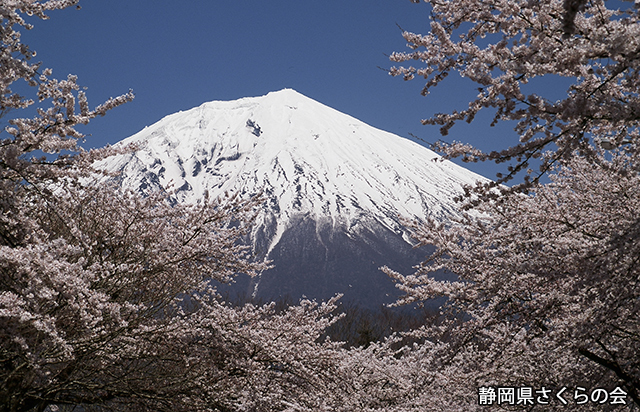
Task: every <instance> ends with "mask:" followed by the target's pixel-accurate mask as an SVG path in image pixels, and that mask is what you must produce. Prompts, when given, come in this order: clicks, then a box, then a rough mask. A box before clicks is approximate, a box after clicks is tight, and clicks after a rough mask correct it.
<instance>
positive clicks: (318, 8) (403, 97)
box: [23, 0, 517, 177]
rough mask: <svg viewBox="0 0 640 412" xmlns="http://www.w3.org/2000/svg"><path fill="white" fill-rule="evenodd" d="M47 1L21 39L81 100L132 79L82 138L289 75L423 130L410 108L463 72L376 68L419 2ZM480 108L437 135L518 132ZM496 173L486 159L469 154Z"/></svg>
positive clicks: (283, 81) (421, 23)
mask: <svg viewBox="0 0 640 412" xmlns="http://www.w3.org/2000/svg"><path fill="white" fill-rule="evenodd" d="M80 6H81V9H80V10H76V9H75V8H69V9H65V10H62V11H55V12H51V13H50V16H51V19H50V20H48V21H35V22H34V23H35V28H34V29H33V30H31V31H29V32H25V33H24V34H23V41H24V42H25V43H26V44H29V45H30V46H31V47H32V49H34V50H36V51H37V52H38V55H37V60H39V61H42V62H43V66H44V67H50V68H52V69H53V70H54V76H55V77H57V78H65V77H66V75H67V74H69V73H71V74H75V75H77V76H78V83H79V84H81V85H82V86H85V87H87V95H88V97H89V102H90V105H91V106H96V105H98V104H100V103H102V102H103V101H104V100H105V99H107V98H109V97H110V96H116V95H119V94H122V93H125V92H126V91H128V90H129V89H130V88H131V89H133V91H134V93H135V94H136V99H135V100H134V101H133V102H131V103H129V104H126V105H125V106H122V107H120V108H118V109H116V110H114V111H112V112H111V113H109V114H108V115H107V116H106V117H104V118H99V119H96V120H94V121H93V122H92V123H91V124H90V125H89V126H88V127H86V128H84V129H82V131H83V132H85V133H89V134H91V136H90V137H89V138H88V139H87V144H86V146H87V147H98V146H103V145H105V144H107V143H110V144H112V143H115V142H117V141H119V140H121V139H123V138H125V137H128V136H130V135H132V134H134V133H135V132H137V131H139V130H141V129H142V128H144V127H145V126H147V125H150V124H152V123H154V122H156V121H158V120H160V119H161V118H162V117H164V116H166V115H168V114H171V113H174V112H177V111H179V110H187V109H190V108H192V107H195V106H198V105H200V104H202V103H203V102H207V101H211V100H233V99H238V98H241V97H249V96H260V95H264V94H266V93H268V92H270V91H274V90H280V89H282V88H285V87H288V88H293V89H295V90H297V91H299V92H301V93H303V94H305V95H307V96H308V97H311V98H313V99H315V100H318V101H320V102H322V103H324V104H326V105H328V106H331V107H333V108H335V109H337V110H340V111H342V112H345V113H347V114H350V115H352V116H354V117H356V118H358V119H360V120H362V121H364V122H366V123H369V124H371V125H372V126H374V127H377V128H380V129H383V130H386V131H389V132H392V133H395V134H398V135H400V136H403V137H409V135H410V134H414V135H416V136H419V137H421V138H423V139H425V140H427V141H435V140H437V139H439V138H440V135H439V132H438V129H437V127H432V126H422V125H421V124H420V119H422V118H425V117H428V116H430V115H432V114H433V113H435V112H443V111H450V110H452V109H456V108H457V109H462V108H465V107H466V102H468V100H469V98H470V97H471V96H473V95H474V94H475V88H474V86H473V85H472V84H470V83H466V82H465V81H463V80H460V79H452V80H451V81H449V82H448V83H445V85H443V86H446V88H445V87H443V86H440V87H439V88H440V90H437V92H436V93H433V94H431V95H429V96H427V97H422V96H421V95H420V90H421V88H422V86H423V83H424V82H423V81H422V80H421V79H416V80H413V81H410V82H404V81H403V80H402V79H400V78H393V77H390V76H389V75H388V74H387V73H386V72H385V71H384V70H381V69H380V67H382V68H388V67H390V66H391V62H389V60H388V57H387V56H388V55H389V54H391V53H392V52H393V51H404V50H408V49H407V48H406V42H405V41H404V39H403V38H402V36H401V30H400V29H399V28H398V26H401V27H402V28H403V29H406V30H409V31H414V32H425V31H426V30H428V27H429V19H428V17H429V8H428V6H427V5H425V4H413V3H411V2H410V1H409V0H323V1H304V0H303V1H293V0H270V1H257V0H234V1H222V0H183V1H179V2H177V1H175V0H172V1H169V0H109V1H104V0H101V1H99V0H84V1H81V2H80ZM489 123H490V119H489V118H488V117H484V116H480V117H479V118H478V119H477V120H476V121H475V122H474V123H473V124H472V125H466V124H464V125H460V126H456V127H454V128H453V130H452V132H451V134H450V136H447V138H446V140H447V141H451V140H454V139H455V140H460V141H465V142H469V143H472V144H475V145H477V146H478V147H480V148H482V149H485V150H487V149H495V148H500V147H502V146H503V145H504V144H505V142H510V143H514V142H515V141H516V139H517V137H516V136H515V134H514V132H513V130H511V129H510V128H509V127H497V128H490V127H489ZM467 167H469V168H471V169H472V170H475V171H477V172H479V173H481V174H484V175H485V176H487V177H494V176H495V171H496V170H497V169H496V166H495V165H492V164H487V165H470V166H467Z"/></svg>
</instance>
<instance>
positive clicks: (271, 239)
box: [103, 89, 483, 304]
mask: <svg viewBox="0 0 640 412" xmlns="http://www.w3.org/2000/svg"><path fill="white" fill-rule="evenodd" d="M130 143H135V144H136V145H137V147H138V150H137V151H136V152H134V153H131V154H127V155H120V156H116V157H114V158H110V159H108V160H106V161H105V164H104V165H103V166H106V168H107V169H109V170H119V171H121V172H122V174H121V182H122V184H123V185H124V186H126V187H130V188H135V189H139V190H142V191H147V190H155V189H161V188H163V187H166V186H168V185H169V184H171V185H172V186H173V187H174V188H178V191H177V194H176V200H178V201H184V202H197V201H198V199H200V198H202V197H203V196H204V193H205V191H208V193H209V195H210V196H211V195H212V196H218V195H222V194H223V193H225V192H229V193H235V192H240V193H241V194H243V195H245V196H249V195H253V194H256V193H263V195H264V196H266V198H267V201H266V203H265V205H264V207H263V209H262V211H261V213H260V215H259V217H258V219H257V221H256V225H255V227H254V228H253V232H252V235H251V239H249V241H250V242H251V243H252V245H253V247H254V250H255V252H256V254H258V255H261V256H264V255H266V256H268V257H269V258H271V259H273V260H274V263H275V265H276V267H275V268H274V269H271V270H269V271H267V272H265V273H263V274H262V275H261V276H260V279H255V280H253V281H252V282H251V284H250V285H244V287H246V288H247V290H249V291H250V292H251V293H256V292H257V293H258V295H259V296H263V297H265V298H273V297H276V296H278V295H282V294H286V293H289V294H291V295H292V297H293V298H297V297H299V296H300V295H301V294H305V295H307V296H312V297H327V296H330V295H332V294H333V293H335V292H344V293H345V294H346V295H347V297H353V298H357V299H358V300H359V301H361V302H363V303H365V304H369V303H371V302H373V301H375V303H376V304H377V303H378V302H381V301H382V300H385V299H384V295H386V294H387V293H391V292H392V291H393V286H392V284H391V282H390V281H389V280H388V279H387V278H386V276H385V275H384V274H382V273H380V272H379V271H378V270H377V268H378V267H380V266H382V265H384V264H387V265H389V266H391V267H394V268H398V269H400V270H402V269H405V270H409V269H410V267H411V266H412V265H415V264H416V263H418V262H419V261H420V260H421V258H423V257H424V251H420V252H417V251H415V250H413V249H412V248H411V245H410V240H409V237H408V236H407V233H406V230H405V229H404V228H403V226H402V224H401V223H400V219H399V217H400V216H402V217H406V218H417V219H421V218H424V217H425V216H432V217H435V218H436V219H440V220H442V219H448V218H450V217H451V216H452V215H454V214H457V213H458V211H457V208H456V204H455V203H454V202H453V198H454V196H456V195H458V194H459V193H460V192H461V186H462V185H463V184H473V183H474V182H476V181H477V180H481V179H483V178H482V177H481V176H479V175H477V174H475V173H472V172H470V171H468V170H466V169H464V168H462V167H460V166H457V165H455V164H454V163H451V162H449V161H444V162H442V161H437V162H434V161H433V160H434V159H435V158H438V155H437V154H436V153H434V152H433V151H431V150H429V149H427V148H425V147H423V146H420V145H419V144H416V143H414V142H412V141H410V140H407V139H404V138H401V137H398V136H396V135H393V134H391V133H388V132H384V131H381V130H378V129H375V128H373V127H371V126H369V125H367V124H365V123H363V122H361V121H359V120H357V119H355V118H353V117H351V116H348V115H346V114H343V113H340V112H338V111H336V110H334V109H331V108H329V107H327V106H324V105H322V104H320V103H318V102H316V101H314V100H312V99H310V98H308V97H305V96H303V95H302V94H300V93H298V92H296V91H294V90H291V89H285V90H281V91H278V92H272V93H269V94H267V95H266V96H261V97H255V98H244V99H239V100H235V101H213V102H209V103H204V104H203V105H201V106H199V107H196V108H193V109H191V110H188V111H184V112H179V113H175V114H172V115H169V116H167V117H165V118H164V119H162V120H160V121H159V122H157V123H155V124H154V125H152V126H149V127H146V128H145V129H144V130H142V131H140V132H139V133H137V134H135V135H133V136H131V137H129V138H127V139H125V140H124V141H122V142H121V143H120V144H130ZM394 264H395V265H396V266H394ZM389 300H390V298H387V299H386V300H385V301H389Z"/></svg>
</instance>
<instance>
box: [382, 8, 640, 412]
mask: <svg viewBox="0 0 640 412" xmlns="http://www.w3.org/2000/svg"><path fill="white" fill-rule="evenodd" d="M428 3H429V4H430V5H431V7H432V18H431V20H432V21H431V31H430V32H429V33H428V34H426V35H418V34H413V33H405V38H406V39H407V41H408V42H409V45H410V47H411V48H412V49H413V51H412V52H410V53H395V54H394V55H393V56H392V60H394V61H397V62H408V61H412V60H414V61H417V62H421V64H422V67H413V66H409V67H396V68H393V69H392V70H391V73H392V74H394V75H400V76H403V77H404V78H405V79H407V80H410V79H413V78H414V77H416V76H423V77H424V78H425V79H427V83H426V85H425V87H424V89H423V93H424V94H428V93H429V91H430V90H431V89H432V88H433V87H435V86H438V85H441V84H442V85H444V84H445V81H444V79H445V77H447V76H448V75H449V74H451V73H457V74H459V75H460V76H463V77H466V78H469V79H470V80H472V81H473V82H475V83H477V84H478V86H479V89H478V90H479V94H478V95H477V98H476V99H474V100H473V101H471V102H470V103H469V106H468V107H467V108H464V109H463V110H461V111H458V112H453V113H449V114H437V115H435V116H433V117H432V118H430V119H427V120H424V121H423V122H424V123H425V124H434V125H440V126H441V131H442V133H443V134H446V133H447V132H448V130H449V129H450V128H451V127H453V126H454V125H455V123H456V122H458V121H461V120H463V121H467V122H471V121H473V120H474V117H475V116H476V115H477V114H478V112H479V111H480V110H483V109H488V110H494V120H493V123H494V124H497V123H498V122H501V121H506V122H513V124H514V126H515V131H516V134H517V135H518V136H519V142H517V143H516V144H514V146H512V147H509V148H505V149H503V150H500V151H495V152H492V153H482V152H481V151H479V150H477V149H475V148H473V147H471V146H470V145H466V144H462V143H454V144H450V145H447V144H440V145H439V148H440V149H441V150H442V151H443V152H444V153H445V155H446V156H448V157H456V156H461V157H462V158H463V160H466V161H478V160H480V161H485V160H489V161H495V162H497V163H500V162H508V161H512V162H514V164H513V165H512V166H511V167H510V168H509V169H508V173H507V174H506V175H504V176H503V175H499V176H498V180H497V181H496V182H494V183H491V184H485V185H479V186H477V187H476V188H467V191H466V196H465V197H464V198H463V199H461V200H463V201H464V202H466V203H465V204H466V207H467V208H468V209H470V212H469V214H468V215H466V216H465V217H464V218H460V219H458V220H457V221H455V222H451V223H448V224H442V223H437V222H435V221H431V220H427V221H426V222H425V223H411V225H412V228H413V231H414V235H415V238H416V239H417V240H418V241H419V242H420V244H422V245H426V244H429V245H435V246H436V248H437V249H436V252H435V254H433V255H432V256H431V257H430V258H429V259H428V260H426V261H425V262H423V263H422V264H421V265H420V266H419V267H418V268H417V270H416V272H415V273H414V274H412V275H403V274H400V273H397V272H395V271H393V270H392V269H390V268H385V269H384V270H385V271H386V272H387V273H388V274H389V275H390V276H391V277H392V278H394V279H395V280H396V281H397V282H398V286H399V288H400V289H401V290H403V291H404V292H405V296H404V297H402V298H401V299H400V300H399V302H398V303H399V304H407V303H414V302H422V301H424V300H427V299H431V298H435V297H446V298H447V303H446V304H445V305H444V306H443V307H442V313H443V317H442V318H441V319H440V321H439V322H436V323H435V324H433V325H428V326H424V327H422V328H419V329H417V330H415V331H413V332H412V336H413V337H414V338H416V339H424V342H423V343H422V344H421V346H420V349H419V350H418V351H417V352H416V351H412V352H408V353H407V355H406V356H407V358H406V359H407V361H408V360H409V359H411V357H414V359H415V362H416V364H419V363H418V362H422V365H423V367H422V371H423V372H421V373H420V375H421V376H422V378H421V379H418V380H414V382H415V385H416V388H422V390H423V393H429V394H432V396H433V397H435V398H436V399H432V400H431V403H430V404H429V403H428V402H427V401H426V400H425V397H424V396H421V395H418V396H416V397H415V398H414V399H413V400H411V401H410V402H409V403H410V404H411V405H416V404H423V405H425V407H426V405H430V406H429V409H430V410H460V411H463V410H464V411H468V410H485V409H486V408H489V409H492V408H493V409H502V408H507V409H508V408H509V407H510V406H509V403H508V402H504V403H502V405H498V398H490V397H485V398H484V401H487V402H489V401H491V403H485V405H493V406H492V407H490V406H482V405H480V404H479V403H480V399H481V398H480V390H481V389H483V390H485V391H486V392H485V395H486V394H488V393H490V392H489V390H495V389H496V388H498V387H507V388H508V387H511V388H525V389H528V390H529V391H531V392H532V395H533V398H536V399H534V401H533V403H531V404H529V406H528V407H527V410H538V409H540V410H547V409H554V410H555V409H558V410H567V409H569V410H590V409H593V410H610V409H611V410H612V409H616V410H638V408H640V362H639V359H638V353H640V317H639V315H638V314H639V313H640V311H639V310H640V307H639V306H638V305H639V304H640V289H639V288H638V279H640V272H639V270H640V265H639V261H638V257H639V256H640V243H639V239H640V233H639V232H638V228H639V227H640V226H639V225H640V218H639V217H638V210H640V203H639V202H640V193H639V192H638V188H639V187H640V181H639V179H640V173H639V172H640V168H639V165H640V163H639V161H640V153H639V151H638V147H639V146H638V139H637V137H638V120H639V116H638V114H639V113H640V110H639V106H638V103H639V101H638V96H639V91H640V83H639V81H640V76H639V73H638V67H639V60H638V56H639V55H638V52H639V50H640V49H638V47H639V44H638V39H639V38H640V37H638V31H639V30H640V22H639V21H638V8H637V4H636V5H630V4H628V3H625V2H613V1H611V2H604V1H536V2H533V1H500V0H498V1H471V0H469V1H467V0H459V1H457V0H451V1H430V2H428ZM614 6H615V7H620V9H617V8H615V7H614ZM548 77H554V78H557V77H563V78H566V80H567V82H568V83H570V86H569V87H568V90H567V94H566V98H564V99H560V100H552V99H551V98H548V97H545V96H544V95H543V93H544V90H545V89H544V88H535V89H534V88H532V87H531V86H532V85H531V84H529V83H530V82H531V83H532V84H540V83H536V82H540V81H543V80H544V79H545V78H548ZM612 149H615V150H612ZM532 159H540V164H541V166H540V169H539V170H538V171H537V172H534V171H533V170H528V167H529V162H530V161H531V160H532ZM519 172H524V173H525V174H526V176H525V179H524V180H525V181H524V183H522V184H517V185H514V186H512V187H511V188H508V187H506V186H502V185H501V184H502V183H505V182H507V181H509V180H511V179H513V178H514V177H515V176H516V175H517V174H518V173H519ZM542 174H547V175H548V176H549V178H550V180H551V181H550V183H547V184H542V183H540V181H539V177H540V176H541V175H542ZM522 192H525V193H522ZM443 269H444V270H448V271H451V272H452V273H455V274H457V275H458V277H459V279H458V280H457V281H452V282H444V281H437V280H435V279H434V277H433V276H432V274H433V272H435V271H437V270H443ZM419 351H423V353H422V355H421V356H419V357H415V356H416V355H417V354H418V353H419ZM543 389H544V391H543ZM596 389H597V390H598V392H597V394H598V397H597V400H598V401H597V402H596V401H593V398H589V396H591V395H590V393H591V391H593V390H596ZM600 389H603V390H604V391H607V399H606V401H604V402H603V403H602V404H601V403H599V402H600V400H602V399H604V395H603V393H604V392H601V391H600ZM547 390H548V391H549V392H548V393H547V392H546V391H547ZM614 391H615V392H614ZM542 392H544V393H542ZM585 393H586V394H587V396H586V398H587V402H583V401H584V399H585V396H584V394H585ZM493 394H494V395H495V394H496V392H493ZM558 394H559V396H557V395H558ZM616 394H618V395H620V394H624V396H622V395H620V396H613V395H616ZM600 395H602V397H600ZM539 397H540V398H542V399H541V402H538V399H537V398H539ZM545 397H548V399H545ZM560 398H563V399H565V401H567V405H565V404H564V403H563V401H562V400H561V399H560ZM623 400H624V402H622V401H623ZM525 405H526V404H521V405H520V406H515V405H514V407H519V408H522V407H525Z"/></svg>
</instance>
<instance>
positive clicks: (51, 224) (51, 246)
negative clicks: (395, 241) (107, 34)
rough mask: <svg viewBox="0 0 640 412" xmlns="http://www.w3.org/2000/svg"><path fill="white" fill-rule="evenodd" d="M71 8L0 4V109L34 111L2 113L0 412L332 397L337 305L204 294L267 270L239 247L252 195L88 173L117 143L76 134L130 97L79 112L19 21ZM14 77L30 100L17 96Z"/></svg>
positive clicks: (73, 93) (217, 406)
mask: <svg viewBox="0 0 640 412" xmlns="http://www.w3.org/2000/svg"><path fill="white" fill-rule="evenodd" d="M75 3H76V1H74V0H67V1H64V0H56V1H53V0H52V1H43V2H40V1H33V0H15V1H5V2H0V16H1V18H2V21H1V23H0V112H1V114H2V115H3V116H4V117H5V119H6V118H8V117H9V115H12V114H14V112H15V113H19V112H18V111H19V110H21V109H25V108H28V107H31V108H35V110H33V111H34V112H35V116H34V117H32V118H20V117H17V116H16V117H13V116H11V118H10V119H9V120H8V123H9V126H7V127H6V128H5V129H4V130H3V132H2V133H3V134H4V137H2V140H0V199H1V200H0V209H1V210H2V214H0V411H12V412H13V411H44V410H51V411H53V410H60V409H61V408H63V409H64V408H66V407H68V408H71V409H72V408H74V407H76V406H81V407H82V408H83V410H91V409H92V408H94V409H96V408H97V409H98V410H105V409H108V410H127V411H129V410H153V411H162V410H171V411H182V410H184V411H231V410H244V411H249V410H269V411H272V410H273V411H275V410H292V411H293V410H314V409H315V410H322V408H323V407H325V406H326V405H327V404H331V403H335V400H336V399H337V397H339V396H340V395H339V394H340V393H343V392H341V391H340V390H338V388H339V387H338V386H337V384H335V382H338V381H339V379H337V378H336V375H335V373H336V371H337V370H338V368H339V365H340V362H342V359H343V355H344V350H343V349H341V346H340V344H339V343H334V342H331V341H329V340H326V339H324V338H323V333H324V330H325V329H326V328H327V327H328V326H329V325H331V324H332V323H333V322H334V321H335V320H336V318H335V316H333V315H332V314H331V313H332V311H333V310H334V309H335V307H336V306H335V302H336V300H337V297H336V298H334V299H332V300H330V301H329V302H326V303H323V304H318V303H315V302H310V301H301V302H300V304H298V305H295V306H292V307H289V308H287V309H284V310H276V308H275V306H274V304H266V305H261V306H255V305H250V304H246V305H243V306H240V307H234V306H231V305H228V304H226V303H225V302H224V301H223V300H222V299H221V298H220V297H219V296H218V295H217V293H216V289H215V287H216V284H218V283H220V282H229V281H231V280H232V279H233V278H234V277H235V276H236V275H238V274H240V273H246V274H249V275H251V274H255V273H257V272H260V271H262V270H264V269H265V268H267V267H268V265H267V263H266V262H260V261H254V259H253V257H252V256H251V253H250V251H249V249H248V248H247V247H245V246H242V245H241V243H240V242H239V239H240V238H241V237H242V236H243V234H244V233H245V232H246V230H247V227H248V226H249V225H250V224H251V222H252V219H253V216H254V210H255V208H256V206H257V205H258V203H259V202H260V199H259V198H256V199H250V200H241V199H239V198H238V197H236V196H233V195H230V196H227V197H225V198H221V199H208V198H205V199H202V201H201V202H199V203H198V204H192V205H181V204H177V205H176V204H172V203H171V202H170V200H169V197H168V195H167V194H166V193H149V194H147V195H145V196H143V195H140V194H138V193H133V192H130V191H125V190H122V189H119V188H117V187H116V186H114V185H113V184H112V183H109V179H104V178H103V177H104V176H103V175H102V174H101V172H100V171H99V170H96V169H95V168H94V167H93V165H95V164H96V161H97V160H100V159H103V158H105V157H106V156H109V155H110V154H113V153H115V149H111V148H106V149H99V150H93V151H89V152H87V151H84V150H83V149H82V148H81V147H79V146H78V141H79V140H81V139H83V138H84V136H83V135H82V134H81V133H80V132H78V131H77V130H76V126H77V125H79V124H85V123H87V122H89V121H90V120H91V119H92V118H94V117H96V116H99V115H104V114H105V113H106V112H107V111H108V110H110V109H112V108H114V107H116V106H118V105H120V104H122V103H125V102H127V101H129V100H131V99H132V98H133V94H132V93H131V92H129V93H127V94H125V95H122V96H120V97H117V98H114V99H110V100H109V101H107V102H106V103H104V104H102V105H100V106H98V107H97V108H95V109H93V110H91V109H90V108H89V105H88V102H87V98H86V96H85V94H84V92H83V91H81V90H79V87H78V85H77V83H76V78H75V76H69V77H68V78H67V79H66V80H56V79H54V78H53V77H52V71H51V70H49V69H42V68H41V66H40V64H38V63H32V62H31V59H32V58H33V56H34V53H33V52H32V51H31V50H30V49H29V48H28V46H26V45H24V44H22V43H21V42H20V30H24V29H29V28H30V26H29V25H28V24H27V23H26V22H25V20H24V16H25V15H28V16H36V17H39V18H46V15H45V13H46V12H47V11H48V10H53V9H59V8H64V7H68V6H71V5H74V4H75ZM17 82H26V84H27V85H28V86H31V87H32V88H33V90H36V95H37V97H36V98H35V99H29V98H26V97H23V96H20V95H19V94H17V93H15V92H13V91H12V90H11V87H12V85H14V86H15V85H16V84H18V83H17ZM120 150H133V149H132V148H124V149H120ZM38 156H40V157H38ZM331 388H332V389H333V390H334V392H335V395H330V392H328V391H329V390H330V389H331ZM323 405H325V406H323Z"/></svg>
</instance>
